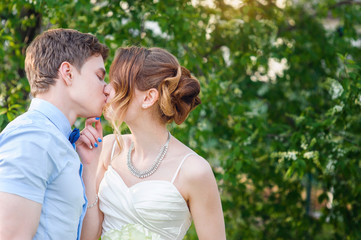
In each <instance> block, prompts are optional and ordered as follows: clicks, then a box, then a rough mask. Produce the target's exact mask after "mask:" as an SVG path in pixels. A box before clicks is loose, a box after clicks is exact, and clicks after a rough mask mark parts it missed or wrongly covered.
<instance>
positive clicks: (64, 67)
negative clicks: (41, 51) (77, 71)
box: [59, 62, 73, 86]
mask: <svg viewBox="0 0 361 240" xmlns="http://www.w3.org/2000/svg"><path fill="white" fill-rule="evenodd" d="M72 71H73V65H71V64H70V63H69V62H62V63H61V65H60V67H59V77H60V79H61V80H63V81H64V83H65V85H67V86H71V84H72V82H73V72H72Z"/></svg>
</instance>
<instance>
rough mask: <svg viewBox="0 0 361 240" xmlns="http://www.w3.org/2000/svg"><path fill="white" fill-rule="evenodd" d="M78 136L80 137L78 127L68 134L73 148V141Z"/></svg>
mask: <svg viewBox="0 0 361 240" xmlns="http://www.w3.org/2000/svg"><path fill="white" fill-rule="evenodd" d="M79 137H80V131H79V129H78V128H74V130H73V131H72V132H71V133H70V136H69V141H70V143H71V144H72V145H73V147H74V148H75V142H76V141H77V140H78V139H79Z"/></svg>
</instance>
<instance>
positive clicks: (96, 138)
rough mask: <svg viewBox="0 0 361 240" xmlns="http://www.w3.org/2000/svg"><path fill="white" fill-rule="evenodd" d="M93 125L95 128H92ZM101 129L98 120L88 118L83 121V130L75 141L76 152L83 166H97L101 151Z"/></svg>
mask: <svg viewBox="0 0 361 240" xmlns="http://www.w3.org/2000/svg"><path fill="white" fill-rule="evenodd" d="M93 123H95V127H93ZM102 141H103V128H102V124H101V122H100V118H88V119H87V120H86V121H85V128H84V129H83V130H82V131H81V132H80V137H79V139H78V141H76V143H75V145H76V151H77V152H78V154H79V157H80V159H81V161H82V163H83V164H86V165H93V166H94V168H96V167H97V165H98V160H99V156H100V153H101V150H102Z"/></svg>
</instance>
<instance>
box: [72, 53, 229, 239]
mask: <svg viewBox="0 0 361 240" xmlns="http://www.w3.org/2000/svg"><path fill="white" fill-rule="evenodd" d="M109 77H110V81H111V83H110V84H109V85H108V86H107V87H108V88H110V90H109V91H110V95H109V98H108V108H107V110H106V112H105V116H106V117H107V118H108V119H109V120H110V121H111V122H112V123H113V127H114V129H115V132H116V134H112V135H107V136H106V137H104V139H103V141H102V140H101V138H102V133H101V125H100V124H98V125H96V126H95V128H93V127H92V126H91V121H90V122H89V121H87V123H86V127H85V129H84V130H83V131H82V134H81V137H80V141H78V142H77V145H78V144H87V145H88V146H98V145H99V146H98V147H96V148H95V147H94V148H93V149H92V154H88V155H82V154H81V153H79V155H80V156H81V158H82V162H83V163H84V165H85V167H84V173H83V178H84V182H85V184H86V187H85V189H86V195H87V197H88V200H89V205H88V209H87V213H86V216H85V219H84V223H83V227H82V239H86V240H91V239H95V240H96V239H99V237H100V236H101V237H102V238H103V239H169V240H175V239H183V237H184V236H185V234H186V232H187V230H188V228H189V227H190V225H191V222H192V220H193V222H194V225H195V228H196V231H197V235H198V238H199V239H201V240H202V239H206V240H211V239H217V240H220V239H225V238H226V237H225V226H224V220H223V212H222V206H221V201H220V197H219V192H218V188H217V184H216V181H215V178H214V175H213V172H212V169H211V167H210V165H209V164H208V162H207V161H206V160H204V159H203V158H202V157H201V156H199V155H197V154H196V153H195V152H194V151H192V149H190V148H188V147H187V146H185V145H184V144H183V143H181V142H180V141H178V140H177V139H176V138H174V137H173V136H172V135H171V133H170V132H169V131H168V130H167V124H168V123H170V122H172V121H175V123H176V124H181V123H182V122H183V121H184V120H185V119H186V118H187V116H188V114H189V113H190V111H191V110H192V109H193V108H194V107H196V106H197V105H198V104H199V103H200V99H199V98H198V94H199V92H200V85H199V82H198V81H197V79H195V78H194V77H193V76H191V74H190V72H189V71H188V70H187V69H186V68H184V67H182V66H180V65H179V63H178V61H177V59H176V58H175V57H174V56H173V55H172V54H170V53H169V52H167V51H165V50H163V49H160V48H150V49H146V48H139V47H129V48H120V49H119V50H118V53H117V55H116V57H115V59H114V61H113V63H112V65H111V68H110V75H109ZM123 122H125V123H126V124H127V126H128V127H129V129H130V131H131V134H128V135H121V134H120V133H119V131H118V129H119V127H120V125H121V124H122V123H123ZM101 148H102V150H101ZM100 151H101V153H100ZM99 155H100V157H99ZM98 157H99V161H97V159H96V160H95V161H94V159H93V158H98ZM94 176H95V177H94ZM98 199H99V201H98ZM132 234H133V235H132ZM125 236H127V237H125ZM131 236H133V237H131ZM136 236H138V237H136ZM139 236H142V237H143V238H140V237H139Z"/></svg>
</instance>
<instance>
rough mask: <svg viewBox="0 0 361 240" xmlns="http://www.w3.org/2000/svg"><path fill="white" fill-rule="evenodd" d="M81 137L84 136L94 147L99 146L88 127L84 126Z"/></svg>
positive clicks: (90, 146) (86, 141)
mask: <svg viewBox="0 0 361 240" xmlns="http://www.w3.org/2000/svg"><path fill="white" fill-rule="evenodd" d="M81 137H83V139H82V140H83V142H84V143H85V144H86V145H87V146H88V147H89V148H90V149H92V148H93V147H98V144H97V139H96V137H95V136H94V135H93V134H92V133H91V132H90V131H89V129H88V128H84V129H83V131H82V132H81Z"/></svg>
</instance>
